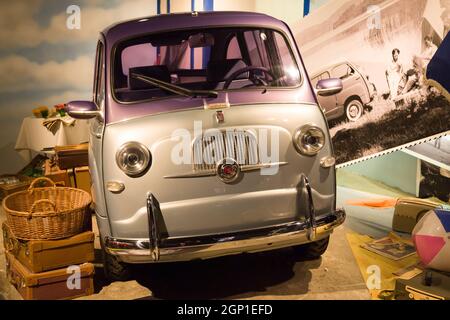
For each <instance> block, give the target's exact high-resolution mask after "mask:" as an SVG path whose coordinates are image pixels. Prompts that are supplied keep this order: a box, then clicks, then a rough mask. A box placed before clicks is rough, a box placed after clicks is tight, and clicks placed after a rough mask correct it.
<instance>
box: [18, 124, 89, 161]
mask: <svg viewBox="0 0 450 320" xmlns="http://www.w3.org/2000/svg"><path fill="white" fill-rule="evenodd" d="M51 119H52V118H49V119H42V118H33V117H27V118H24V119H23V122H22V127H21V128H20V132H19V135H18V137H17V140H16V145H15V149H16V150H17V151H23V150H28V151H33V152H42V149H44V148H51V147H55V146H65V145H70V144H79V143H83V142H88V141H89V126H88V121H87V120H76V121H75V123H74V124H73V125H70V126H67V125H65V124H63V123H61V124H60V126H59V129H58V131H56V133H55V134H53V133H52V132H51V131H49V130H48V129H47V128H46V127H44V125H43V122H44V120H51ZM21 155H22V157H24V158H25V160H28V161H29V160H30V159H26V158H31V154H30V152H26V153H24V152H21Z"/></svg>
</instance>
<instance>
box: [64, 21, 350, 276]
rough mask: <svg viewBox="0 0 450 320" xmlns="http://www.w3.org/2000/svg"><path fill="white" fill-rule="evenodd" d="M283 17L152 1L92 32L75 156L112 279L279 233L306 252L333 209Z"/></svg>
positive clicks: (313, 112) (323, 238) (315, 245)
mask: <svg viewBox="0 0 450 320" xmlns="http://www.w3.org/2000/svg"><path fill="white" fill-rule="evenodd" d="M308 79H309V78H308V75H307V73H306V70H305V67H304V65H303V62H302V59H301V56H300V52H299V50H298V48H297V46H296V44H295V42H294V38H293V35H292V33H291V31H290V30H289V28H288V26H287V25H286V23H284V22H282V21H280V20H278V19H275V18H273V17H270V16H267V15H264V14H256V13H249V12H211V13H197V12H192V13H183V14H169V15H159V16H154V17H148V18H142V19H137V20H133V21H127V22H124V23H119V24H115V25H112V26H110V27H109V28H107V29H105V30H104V31H103V32H101V33H100V37H99V40H98V46H97V57H96V62H95V78H94V93H93V101H72V102H69V103H68V104H67V107H66V108H67V110H68V112H69V114H70V115H71V116H72V117H74V118H78V119H90V120H89V122H90V143H89V166H90V172H91V176H92V181H93V185H92V193H93V198H94V205H95V212H96V217H97V224H98V227H99V230H100V237H101V244H102V248H103V252H104V257H105V263H104V265H105V271H106V274H107V276H108V277H110V278H112V279H124V278H126V277H127V276H128V275H129V265H130V264H135V263H149V262H150V263H152V262H171V261H187V260H193V259H207V258H214V257H220V256H224V255H230V254H238V253H244V252H248V253H252V252H258V251H265V250H272V249H277V248H283V247H291V246H292V247H293V248H294V252H296V253H297V254H301V255H303V256H305V257H309V258H317V257H319V256H320V255H321V254H323V253H324V252H325V250H326V248H327V245H328V240H329V236H330V234H331V232H332V231H333V229H334V228H335V227H336V226H338V225H340V224H341V223H342V222H343V221H344V219H345V213H344V211H343V210H340V209H336V184H335V179H336V178H335V159H334V156H333V148H332V145H331V139H330V135H329V132H328V127H327V123H326V119H325V116H324V114H323V112H322V110H321V108H320V107H319V106H318V102H317V96H316V95H325V96H326V95H333V94H336V93H338V92H339V91H340V90H342V82H341V80H340V79H330V78H329V79H325V80H320V81H318V82H317V84H316V87H315V88H313V87H312V86H311V83H310V81H309V80H308Z"/></svg>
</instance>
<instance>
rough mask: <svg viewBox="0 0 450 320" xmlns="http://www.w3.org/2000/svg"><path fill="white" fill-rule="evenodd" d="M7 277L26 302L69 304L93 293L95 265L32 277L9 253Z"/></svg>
mask: <svg viewBox="0 0 450 320" xmlns="http://www.w3.org/2000/svg"><path fill="white" fill-rule="evenodd" d="M6 273H7V276H8V279H9V281H10V283H11V284H12V285H13V286H14V287H15V288H16V289H17V291H18V292H19V293H20V295H21V296H22V297H23V298H24V299H25V300H68V299H74V298H79V297H84V296H88V295H91V294H93V293H94V265H93V264H92V263H84V264H81V265H74V266H71V268H70V269H69V268H62V269H57V270H53V271H46V272H41V273H32V272H30V271H29V270H28V269H27V268H26V267H25V266H24V265H22V264H21V263H20V262H19V260H17V259H16V258H14V256H13V255H11V254H10V253H8V252H6Z"/></svg>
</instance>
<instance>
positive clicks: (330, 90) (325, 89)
mask: <svg viewBox="0 0 450 320" xmlns="http://www.w3.org/2000/svg"><path fill="white" fill-rule="evenodd" d="M341 91H342V80H341V79H337V78H330V79H323V80H319V81H318V82H317V85H316V94H317V95H319V96H332V95H333V94H337V93H339V92H341Z"/></svg>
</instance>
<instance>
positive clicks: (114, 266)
mask: <svg viewBox="0 0 450 320" xmlns="http://www.w3.org/2000/svg"><path fill="white" fill-rule="evenodd" d="M102 255H103V271H104V273H105V277H106V278H107V279H108V280H111V281H127V280H130V278H131V270H130V265H129V264H126V263H124V262H122V261H120V260H119V259H118V258H117V257H116V256H113V255H110V254H109V253H107V252H106V250H105V249H104V247H103V244H102Z"/></svg>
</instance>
